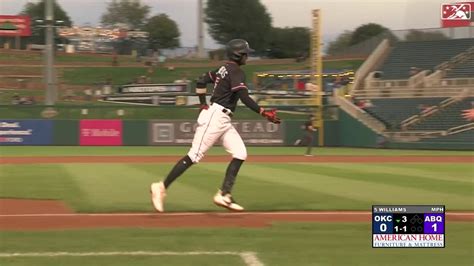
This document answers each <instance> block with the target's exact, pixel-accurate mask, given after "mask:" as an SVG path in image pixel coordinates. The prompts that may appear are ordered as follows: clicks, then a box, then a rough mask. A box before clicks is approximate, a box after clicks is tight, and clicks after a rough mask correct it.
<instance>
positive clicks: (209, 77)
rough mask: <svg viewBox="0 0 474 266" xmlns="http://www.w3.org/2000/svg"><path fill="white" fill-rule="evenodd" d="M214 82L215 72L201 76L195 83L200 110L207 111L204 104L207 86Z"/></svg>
mask: <svg viewBox="0 0 474 266" xmlns="http://www.w3.org/2000/svg"><path fill="white" fill-rule="evenodd" d="M215 81H216V70H214V71H209V72H206V73H204V74H202V75H201V76H200V77H199V78H198V80H197V81H196V94H197V96H198V97H199V103H200V104H201V109H207V107H208V106H207V103H206V93H207V84H209V83H214V82H215Z"/></svg>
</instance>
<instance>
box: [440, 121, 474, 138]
mask: <svg viewBox="0 0 474 266" xmlns="http://www.w3.org/2000/svg"><path fill="white" fill-rule="evenodd" d="M472 129H474V122H473V123H469V124H464V125H460V126H457V127H452V128H450V129H448V130H447V131H446V132H447V134H448V135H452V134H457V133H461V132H464V131H468V130H472Z"/></svg>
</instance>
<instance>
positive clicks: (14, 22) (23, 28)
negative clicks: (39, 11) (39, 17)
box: [0, 15, 31, 37]
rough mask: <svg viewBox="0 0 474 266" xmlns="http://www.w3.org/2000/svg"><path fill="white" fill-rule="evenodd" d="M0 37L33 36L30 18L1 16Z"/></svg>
mask: <svg viewBox="0 0 474 266" xmlns="http://www.w3.org/2000/svg"><path fill="white" fill-rule="evenodd" d="M0 36H13V37H14V36H21V37H27V36H31V20H30V17H29V16H9V15H8V16H7V15H2V16H0Z"/></svg>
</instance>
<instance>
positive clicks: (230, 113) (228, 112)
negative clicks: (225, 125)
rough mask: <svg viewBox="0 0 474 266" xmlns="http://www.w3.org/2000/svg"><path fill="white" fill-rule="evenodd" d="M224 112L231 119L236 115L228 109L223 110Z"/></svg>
mask: <svg viewBox="0 0 474 266" xmlns="http://www.w3.org/2000/svg"><path fill="white" fill-rule="evenodd" d="M222 112H223V113H224V114H226V115H228V116H230V117H232V116H233V115H234V114H233V113H232V111H231V110H229V109H227V108H222Z"/></svg>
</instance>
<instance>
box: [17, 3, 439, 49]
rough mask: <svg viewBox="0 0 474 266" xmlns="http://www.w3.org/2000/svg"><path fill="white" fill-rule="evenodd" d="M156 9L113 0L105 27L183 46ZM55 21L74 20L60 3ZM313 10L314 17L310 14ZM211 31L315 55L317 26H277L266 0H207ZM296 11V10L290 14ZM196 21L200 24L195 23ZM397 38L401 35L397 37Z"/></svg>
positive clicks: (422, 36)
mask: <svg viewBox="0 0 474 266" xmlns="http://www.w3.org/2000/svg"><path fill="white" fill-rule="evenodd" d="M44 7H45V0H41V1H39V2H28V3H27V4H26V5H25V7H24V9H23V11H22V12H21V15H29V16H30V17H31V18H32V23H33V24H32V30H33V32H32V34H33V36H32V37H31V40H32V42H33V43H44V31H43V28H41V27H38V25H37V22H36V19H42V18H43V16H44ZM150 11H151V7H150V6H148V5H146V4H143V3H142V2H141V0H112V1H110V2H108V3H107V7H106V10H105V11H104V13H103V14H102V17H101V23H102V25H103V26H106V27H107V26H115V25H118V24H120V25H126V26H127V27H128V28H129V29H131V30H143V31H147V32H149V34H150V37H149V46H150V47H149V48H154V49H163V48H176V47H180V45H181V44H180V41H179V37H180V35H181V34H180V31H179V27H178V25H177V23H176V22H175V21H173V20H172V19H171V18H170V17H169V16H168V15H166V14H164V13H161V14H155V15H153V16H150ZM54 13H55V19H57V20H62V21H63V24H62V25H63V26H71V25H72V24H73V23H72V21H71V19H70V17H69V16H68V14H67V13H66V11H64V10H63V9H62V8H61V6H60V5H59V4H58V3H57V2H56V1H55V3H54ZM309 13H310V12H308V16H309ZM204 14H205V22H206V23H207V25H208V33H209V34H210V36H211V37H212V38H213V39H214V40H215V41H216V42H217V43H219V44H221V45H225V44H226V43H227V42H228V41H229V40H231V39H234V38H242V39H246V40H247V41H248V42H249V43H250V45H251V46H252V47H253V48H254V49H255V50H256V53H257V54H258V55H260V56H266V57H272V58H306V57H308V56H309V53H310V38H311V29H310V28H307V27H284V28H280V27H274V26H272V17H271V15H270V14H269V13H268V12H267V9H266V7H265V6H264V5H263V4H262V3H261V2H260V0H207V4H206V7H205V9H204ZM289 15H291V14H289ZM190 23H195V22H194V21H193V22H190ZM389 32H390V31H389V29H387V28H385V27H383V26H381V25H379V24H375V23H369V24H364V25H361V26H359V27H358V28H356V29H355V30H353V31H344V32H343V33H341V34H340V35H339V36H338V37H337V38H336V39H335V40H334V41H332V42H330V43H329V44H328V46H327V47H325V48H326V49H325V51H326V54H329V55H334V54H337V53H338V52H339V51H342V50H344V49H346V48H348V47H350V46H353V45H356V44H358V43H361V42H364V41H366V40H368V39H370V38H372V37H374V36H377V35H379V34H381V33H389ZM391 38H393V39H396V37H394V36H393V35H391ZM443 38H446V37H445V36H444V35H443V34H440V33H436V32H435V33H424V32H420V31H412V32H410V33H409V34H408V35H407V40H411V41H416V40H432V39H443Z"/></svg>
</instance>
